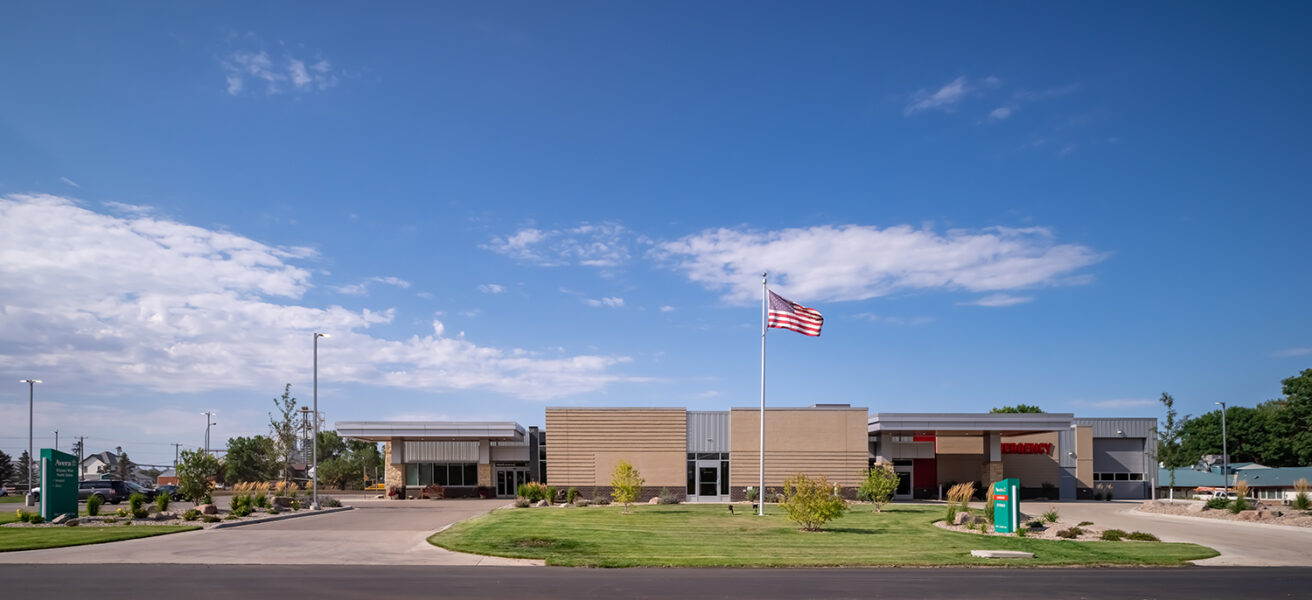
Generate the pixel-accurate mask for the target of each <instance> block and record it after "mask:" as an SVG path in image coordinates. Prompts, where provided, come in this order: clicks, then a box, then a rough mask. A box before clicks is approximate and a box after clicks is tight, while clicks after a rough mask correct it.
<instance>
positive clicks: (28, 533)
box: [0, 508, 199, 552]
mask: <svg viewBox="0 0 1312 600" xmlns="http://www.w3.org/2000/svg"><path fill="white" fill-rule="evenodd" d="M33 512H35V511H33ZM82 514H86V509H85V508H83V510H82ZM17 520H18V515H17V513H15V512H14V511H12V510H5V511H4V512H0V524H3V523H12V522H14V521H17ZM193 529H199V527H190V526H179V525H132V526H130V527H120V526H116V527H80V526H79V527H0V552H12V551H15V550H37V549H40V548H59V547H63V546H81V545H84V544H102V543H105V542H117V541H119V540H131V539H136V538H143V537H151V536H156V535H164V534H166V533H177V532H179V531H191V530H193Z"/></svg>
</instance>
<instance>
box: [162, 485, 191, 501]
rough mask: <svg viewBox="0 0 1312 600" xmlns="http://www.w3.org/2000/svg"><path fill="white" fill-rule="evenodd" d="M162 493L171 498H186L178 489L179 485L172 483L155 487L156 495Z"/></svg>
mask: <svg viewBox="0 0 1312 600" xmlns="http://www.w3.org/2000/svg"><path fill="white" fill-rule="evenodd" d="M160 495H167V496H168V497H169V500H185V498H183V497H182V493H181V492H179V491H178V486H176V485H173V484H171V483H166V484H164V485H161V486H159V487H156V488H155V497H156V498H158V497H159V496H160Z"/></svg>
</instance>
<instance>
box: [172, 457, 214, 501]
mask: <svg viewBox="0 0 1312 600" xmlns="http://www.w3.org/2000/svg"><path fill="white" fill-rule="evenodd" d="M218 470H219V459H217V458H214V457H213V456H211V455H209V454H206V453H205V451H204V450H194V451H193V450H183V451H182V460H181V461H180V462H178V493H180V494H182V495H183V496H184V497H186V498H187V499H189V500H192V501H194V502H199V501H200V499H201V498H203V497H204V496H205V494H208V493H209V492H210V477H213V476H214V474H215V473H217V472H218Z"/></svg>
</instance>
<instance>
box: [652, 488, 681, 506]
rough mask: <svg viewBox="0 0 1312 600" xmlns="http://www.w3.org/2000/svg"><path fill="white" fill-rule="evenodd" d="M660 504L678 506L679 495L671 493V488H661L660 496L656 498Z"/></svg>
mask: <svg viewBox="0 0 1312 600" xmlns="http://www.w3.org/2000/svg"><path fill="white" fill-rule="evenodd" d="M656 502H657V503H658V504H678V503H679V495H678V494H675V493H674V492H671V491H670V488H661V493H660V495H658V496H656Z"/></svg>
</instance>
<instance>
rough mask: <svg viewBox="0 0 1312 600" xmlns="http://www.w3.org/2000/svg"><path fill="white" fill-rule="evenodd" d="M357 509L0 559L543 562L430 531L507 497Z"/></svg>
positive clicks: (360, 502)
mask: <svg viewBox="0 0 1312 600" xmlns="http://www.w3.org/2000/svg"><path fill="white" fill-rule="evenodd" d="M351 500H352V501H351V504H352V505H354V506H355V510H350V511H345V512H336V513H329V514H316V515H313V516H308V517H302V518H298V519H291V520H285V521H274V522H269V523H259V524H253V525H247V526H244V527H235V528H232V529H210V530H203V531H189V532H185V533H175V534H170V535H164V536H159V537H153V538H142V539H135V540H126V541H122V542H114V543H109V544H94V545H89V546H75V547H71V548H51V549H48V550H29V551H25V552H4V553H0V563H9V564H14V563H22V564H104V563H147V564H230V565H465V566H475V565H498V566H511V565H524V566H533V565H542V564H543V562H542V561H533V560H519V559H509V558H497V557H489V556H478V555H473V554H463V553H459V552H451V551H449V550H444V549H442V548H438V547H437V546H434V545H432V544H429V543H428V536H430V535H432V534H433V533H434V532H436V531H437V530H439V529H441V528H443V527H446V526H448V525H450V524H452V523H455V522H458V521H462V520H465V519H468V518H471V517H475V516H478V515H481V514H484V513H486V512H488V511H490V510H492V509H494V508H497V507H500V506H505V505H506V504H507V501H506V500H438V501H431V500H416V501H395V500H393V501H387V500H382V501H372V500H365V499H354V498H353V499H351Z"/></svg>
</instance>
